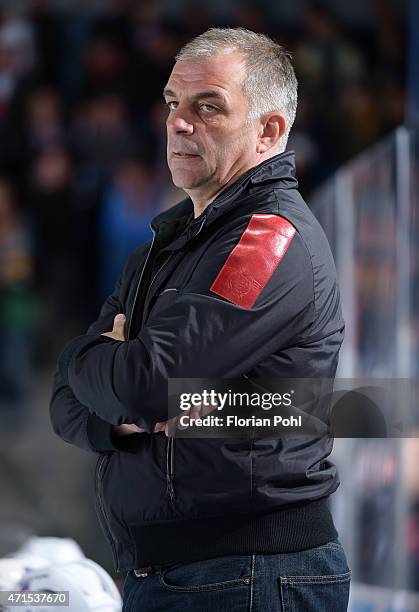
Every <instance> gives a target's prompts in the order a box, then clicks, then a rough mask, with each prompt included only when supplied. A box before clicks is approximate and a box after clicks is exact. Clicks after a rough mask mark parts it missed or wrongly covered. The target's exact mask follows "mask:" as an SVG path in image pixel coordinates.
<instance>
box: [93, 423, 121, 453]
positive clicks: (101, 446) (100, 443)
mask: <svg viewBox="0 0 419 612" xmlns="http://www.w3.org/2000/svg"><path fill="white" fill-rule="evenodd" d="M112 427H113V425H111V424H110V423H108V422H107V421H104V420H103V419H101V418H100V417H98V416H97V415H96V414H89V416H88V418H87V425H86V429H87V437H88V440H89V444H90V445H91V447H92V448H93V450H95V451H98V452H109V451H115V450H118V448H117V447H116V446H115V444H114V443H113V440H112Z"/></svg>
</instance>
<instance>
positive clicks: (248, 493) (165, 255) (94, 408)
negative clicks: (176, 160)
mask: <svg viewBox="0 0 419 612" xmlns="http://www.w3.org/2000/svg"><path fill="white" fill-rule="evenodd" d="M297 186H298V185H297V181H296V179H295V177H294V156H293V154H292V153H282V154H280V155H277V156H275V157H273V158H271V159H270V160H267V161H265V162H264V163H262V164H260V165H259V166H257V167H255V168H253V169H251V170H250V171H249V172H247V173H246V174H245V175H243V176H242V177H241V178H240V179H238V180H237V181H236V182H235V183H234V184H232V185H231V186H229V187H228V188H227V189H225V190H224V191H223V192H222V193H221V194H220V195H219V196H218V197H217V198H216V199H215V200H214V201H213V202H212V203H211V204H210V205H209V206H208V207H207V208H206V209H205V211H204V212H203V213H202V214H201V215H200V216H199V217H198V218H196V219H194V218H193V207H192V202H191V200H190V199H189V198H188V199H186V200H184V201H182V202H180V203H179V204H177V205H176V206H174V207H172V208H171V209H170V210H168V211H166V212H163V213H162V214H160V215H158V216H157V217H156V218H155V219H154V221H153V223H152V227H153V230H154V239H153V241H152V242H151V243H148V244H146V245H144V246H141V247H140V248H138V249H137V250H136V251H135V252H134V253H133V254H132V255H131V257H130V258H129V260H128V263H127V265H126V267H125V269H124V272H123V275H122V277H121V279H120V280H119V282H118V283H117V285H116V287H115V290H114V292H113V294H112V295H111V296H110V297H109V298H108V300H107V301H106V303H105V304H104V305H103V307H102V310H101V312H100V316H99V319H98V320H97V321H96V322H95V323H93V325H92V326H91V327H90V328H89V330H88V332H87V334H85V335H83V336H80V337H78V338H75V339H74V340H72V341H71V342H70V343H69V345H67V347H66V348H65V350H64V351H63V353H62V354H61V356H60V358H59V361H58V368H57V372H56V375H55V383H54V389H53V395H52V400H51V407H50V410H51V420H52V424H53V427H54V430H55V432H56V433H57V434H58V435H59V436H61V437H62V438H63V439H64V440H66V441H67V442H70V443H72V444H75V445H77V446H79V447H81V448H84V449H87V450H91V451H95V452H98V453H100V455H99V458H98V463H97V469H96V477H95V480H96V495H97V510H98V514H99V518H100V520H101V524H102V527H103V529H104V531H105V534H106V535H107V537H108V539H109V542H110V544H111V546H112V550H113V555H114V561H115V567H116V569H117V570H119V571H121V570H127V569H131V568H137V567H140V566H145V565H150V564H170V563H177V562H180V561H186V560H198V559H204V558H209V557H216V556H221V555H226V554H242V553H243V554H246V553H255V552H256V553H257V552H264V553H269V552H271V553H275V552H289V551H298V550H303V549H305V548H310V547H313V546H318V545H321V544H324V543H326V542H327V541H329V540H331V539H333V538H334V537H336V535H337V534H336V531H335V528H334V525H333V521H332V518H331V515H330V512H329V510H328V505H327V497H328V495H329V494H330V493H332V492H333V491H335V490H336V488H337V486H338V476H337V473H336V468H335V466H334V465H333V464H332V463H331V462H330V461H328V460H327V456H328V455H329V454H330V452H331V449H332V440H330V439H329V438H326V437H324V438H311V439H309V440H307V439H301V438H295V437H294V438H275V439H270V440H266V439H262V440H248V441H243V440H237V439H236V440H229V441H226V440H220V439H202V438H200V439H176V440H175V438H170V437H169V438H167V437H166V436H165V434H164V433H163V432H160V433H157V434H153V433H141V434H140V433H139V434H133V435H130V436H129V437H127V438H126V439H125V440H124V441H122V442H120V443H117V442H115V441H114V440H113V438H112V436H111V430H112V424H121V423H136V424H137V425H139V426H141V427H144V428H146V429H147V431H149V432H152V431H153V429H154V425H155V424H156V423H157V422H158V421H163V420H166V419H167V379H168V378H184V377H189V378H194V377H197V378H198V377H203V378H217V377H220V378H240V377H242V376H244V375H246V376H249V377H256V378H258V377H285V378H298V377H301V378H302V377H304V378H310V377H314V378H315V377H326V378H333V377H334V376H335V372H336V367H337V361H338V352H339V348H340V345H341V343H342V340H343V330H344V323H343V319H342V315H341V309H340V300H339V291H338V288H337V284H336V271H335V267H334V263H333V259H332V255H331V252H330V249H329V245H328V243H327V240H326V237H325V235H324V233H323V231H322V229H321V227H320V225H319V223H318V222H317V220H316V219H315V217H314V216H313V214H312V213H311V212H310V210H309V209H308V207H307V206H306V204H305V203H304V201H303V200H302V198H301V196H300V194H299V192H298V191H297ZM119 312H122V313H124V314H126V317H127V323H126V337H127V339H126V341H125V342H118V341H115V340H113V339H110V338H108V337H105V336H102V335H100V334H101V333H103V332H105V331H110V330H111V329H112V325H113V318H114V316H115V315H116V314H117V313H119Z"/></svg>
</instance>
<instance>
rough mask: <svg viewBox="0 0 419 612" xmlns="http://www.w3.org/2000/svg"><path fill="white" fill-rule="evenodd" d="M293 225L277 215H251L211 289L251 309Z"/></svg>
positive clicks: (291, 233)
mask: <svg viewBox="0 0 419 612" xmlns="http://www.w3.org/2000/svg"><path fill="white" fill-rule="evenodd" d="M295 231H296V230H295V227H294V226H293V225H292V224H291V223H290V222H289V221H287V219H284V218H283V217H280V216H279V215H269V214H265V215H264V214H255V215H252V217H251V219H250V222H249V225H248V226H247V228H246V229H245V231H244V232H243V234H242V236H241V238H240V240H239V242H238V243H237V245H236V246H235V247H234V249H233V250H232V251H231V253H230V255H229V256H228V257H227V260H226V262H225V264H224V265H223V267H222V268H221V270H220V272H219V273H218V275H217V278H216V279H215V281H214V282H213V283H212V285H211V287H210V291H212V292H213V293H216V294H217V295H219V296H221V297H223V298H225V299H226V300H228V301H229V302H232V303H233V304H236V305H237V306H242V307H243V308H251V307H252V306H253V305H254V303H255V302H256V300H257V299H258V297H259V295H260V293H261V292H262V290H263V288H264V287H265V285H266V284H267V282H268V281H269V279H270V278H271V276H272V274H273V272H274V270H275V268H276V267H277V265H278V264H279V262H280V261H281V259H282V258H283V256H284V255H285V253H286V252H287V249H288V247H289V245H290V243H291V240H292V239H293V238H294V235H295Z"/></svg>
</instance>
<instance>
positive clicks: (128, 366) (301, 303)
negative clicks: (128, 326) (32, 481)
mask: <svg viewBox="0 0 419 612" xmlns="http://www.w3.org/2000/svg"><path fill="white" fill-rule="evenodd" d="M234 246H235V245H234V242H233V243H229V240H220V241H218V242H217V241H214V242H213V243H212V244H211V246H209V247H208V249H207V251H206V253H205V255H204V256H203V257H202V259H201V260H200V262H199V265H198V266H197V268H196V270H195V273H194V274H193V276H192V278H191V280H190V281H189V282H188V285H187V286H186V287H185V289H184V290H183V291H182V292H180V293H179V294H178V296H177V298H176V299H175V301H171V302H170V304H168V305H167V307H164V305H163V303H161V305H160V306H159V308H155V309H154V310H153V311H152V313H151V315H150V317H149V319H148V320H147V323H146V325H145V326H144V327H143V328H142V329H141V331H140V332H139V334H138V335H137V337H135V338H133V339H131V340H128V341H123V342H120V341H116V340H113V339H110V338H108V337H104V336H89V337H79V338H75V339H74V340H73V341H71V342H70V343H69V345H67V347H66V348H65V349H64V351H63V353H62V354H61V357H60V360H59V367H60V371H61V373H62V376H63V378H64V379H65V380H66V381H67V380H68V383H69V385H70V386H71V388H72V389H73V391H74V394H75V396H76V397H77V398H78V399H79V401H80V402H81V403H82V404H84V405H86V406H88V407H89V409H90V410H92V411H93V410H94V411H95V412H96V414H97V415H98V416H100V417H101V418H103V419H104V420H106V421H108V422H110V423H115V424H121V423H124V422H126V423H135V424H137V425H138V426H140V427H144V428H146V429H147V430H148V431H149V432H151V431H152V430H153V428H154V425H155V423H156V422H158V421H162V420H165V419H167V379H168V378H238V377H240V376H242V375H243V374H245V373H246V372H248V371H250V370H251V369H252V368H254V367H255V366H256V365H257V364H259V363H260V362H261V361H262V360H263V359H265V358H267V357H268V356H270V355H271V354H272V353H274V352H275V351H277V350H278V349H280V348H282V347H286V346H288V345H292V344H294V343H296V342H299V341H300V342H301V341H303V340H304V338H307V333H308V330H309V329H310V327H311V326H312V323H313V319H314V303H313V272H312V266H311V260H310V257H309V255H308V252H307V249H306V247H305V245H304V243H303V241H302V239H301V237H300V236H299V234H298V233H295V235H294V237H293V239H292V240H291V242H290V244H289V247H288V249H287V251H286V252H285V254H284V255H283V257H282V259H281V261H279V262H278V263H277V265H275V266H274V269H273V272H272V274H271V276H270V277H269V279H265V282H264V284H263V283H262V284H261V283H260V282H259V281H258V277H257V274H258V267H259V264H260V265H264V260H265V259H266V255H269V253H265V252H263V253H262V259H260V258H259V259H258V258H257V257H256V255H257V253H253V252H252V248H250V251H249V250H248V251H247V252H246V253H245V258H247V263H246V266H247V268H248V269H249V259H248V258H249V256H250V258H251V257H252V255H255V260H254V261H255V278H252V277H251V278H250V279H249V278H247V279H246V280H247V281H249V282H250V285H251V286H253V288H254V287H255V286H256V290H257V292H259V293H258V297H257V299H256V301H255V303H254V304H253V305H251V306H247V305H246V306H243V305H241V304H242V303H243V300H241V299H240V296H242V295H243V291H244V289H243V278H241V277H240V274H239V278H235V276H234V274H235V272H237V270H238V269H239V268H240V265H238V266H237V265H236V267H234V265H233V269H232V270H231V269H229V261H230V259H231V258H230V257H229V255H230V253H231V251H232V249H233V248H234ZM233 263H234V262H233ZM250 263H252V262H250ZM239 264H240V262H239ZM250 270H251V268H250ZM239 271H240V270H239ZM223 274H224V277H223V278H224V280H225V281H226V283H225V284H226V287H227V288H228V287H230V288H231V287H232V292H231V291H230V294H229V293H228V291H227V292H226V296H227V297H223V295H220V294H219V293H217V292H216V291H215V290H214V281H215V280H216V279H219V278H220V275H221V276H222V275H223ZM251 274H252V272H250V275H251ZM236 276H237V275H236ZM215 285H217V283H215ZM218 285H219V283H218ZM211 287H212V289H211ZM245 289H246V287H245ZM221 293H222V292H221ZM169 294H170V292H168V293H167V294H166V295H169ZM235 296H238V298H239V299H235ZM163 299H164V294H163V296H161V297H159V298H158V301H159V300H163ZM234 302H236V303H234Z"/></svg>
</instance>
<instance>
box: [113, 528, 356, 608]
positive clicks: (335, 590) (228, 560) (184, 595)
mask: <svg viewBox="0 0 419 612" xmlns="http://www.w3.org/2000/svg"><path fill="white" fill-rule="evenodd" d="M167 545H168V546H170V542H168V543H167ZM349 581H350V570H349V568H348V564H347V561H346V555H345V552H344V550H343V548H342V545H341V544H340V542H339V541H338V540H335V541H333V542H329V543H328V544H324V545H322V546H318V547H317V548H310V549H308V550H303V551H301V552H295V553H284V554H274V555H271V554H269V555H264V554H254V555H231V556H226V557H217V558H214V559H205V560H204V561H195V562H191V563H177V564H175V565H171V566H169V567H165V568H162V569H160V570H159V571H157V572H156V573H153V574H150V575H148V576H147V577H144V578H137V577H136V576H135V575H134V574H133V573H131V572H130V573H128V575H127V577H126V579H125V583H124V606H123V612H226V611H227V610H228V612H345V611H346V610H347V607H348V598H349Z"/></svg>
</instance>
